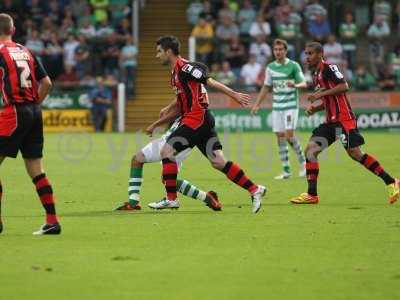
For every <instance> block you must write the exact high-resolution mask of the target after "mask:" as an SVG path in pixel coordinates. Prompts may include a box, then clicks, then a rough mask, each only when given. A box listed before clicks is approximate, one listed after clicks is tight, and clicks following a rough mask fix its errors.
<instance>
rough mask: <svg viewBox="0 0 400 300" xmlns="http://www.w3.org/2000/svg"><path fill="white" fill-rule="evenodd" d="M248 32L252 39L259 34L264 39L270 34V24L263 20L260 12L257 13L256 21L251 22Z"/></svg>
mask: <svg viewBox="0 0 400 300" xmlns="http://www.w3.org/2000/svg"><path fill="white" fill-rule="evenodd" d="M249 34H250V36H251V37H252V38H253V39H255V38H256V37H257V36H260V35H261V36H263V37H264V39H265V40H266V39H267V38H268V37H269V36H270V35H271V26H270V25H269V23H268V22H267V21H265V20H264V16H263V15H262V14H259V15H258V16H257V18H256V21H255V22H253V24H251V27H250V31H249Z"/></svg>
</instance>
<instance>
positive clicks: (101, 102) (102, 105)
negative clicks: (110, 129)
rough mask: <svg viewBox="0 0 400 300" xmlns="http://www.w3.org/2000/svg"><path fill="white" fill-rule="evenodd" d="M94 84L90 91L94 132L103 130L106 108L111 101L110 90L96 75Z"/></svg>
mask: <svg viewBox="0 0 400 300" xmlns="http://www.w3.org/2000/svg"><path fill="white" fill-rule="evenodd" d="M96 83H97V84H96V86H95V87H94V88H93V89H92V90H91V91H90V94H89V98H90V100H91V103H92V108H91V112H92V121H93V124H94V129H95V131H96V132H100V131H104V128H105V124H106V122H107V110H108V108H109V107H110V105H111V103H112V92H111V90H110V88H108V87H106V86H105V85H104V79H103V78H102V77H98V78H97V79H96Z"/></svg>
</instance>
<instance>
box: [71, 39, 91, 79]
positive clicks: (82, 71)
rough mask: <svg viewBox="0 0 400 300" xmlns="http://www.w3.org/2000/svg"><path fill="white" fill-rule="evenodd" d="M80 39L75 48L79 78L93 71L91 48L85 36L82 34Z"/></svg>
mask: <svg viewBox="0 0 400 300" xmlns="http://www.w3.org/2000/svg"><path fill="white" fill-rule="evenodd" d="M78 41H79V45H78V47H76V49H75V60H76V67H75V70H76V73H77V75H78V78H79V79H82V78H83V77H85V75H86V74H90V73H92V60H91V59H90V52H91V50H90V47H89V45H88V43H87V41H86V38H85V36H83V35H80V36H79V38H78Z"/></svg>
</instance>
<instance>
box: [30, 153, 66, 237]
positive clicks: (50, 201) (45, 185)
mask: <svg viewBox="0 0 400 300" xmlns="http://www.w3.org/2000/svg"><path fill="white" fill-rule="evenodd" d="M24 162H25V168H26V171H27V173H28V175H29V176H30V177H31V179H32V182H33V184H34V185H35V188H36V192H37V194H38V196H39V199H40V202H41V203H42V205H43V208H44V210H45V212H46V224H45V225H43V226H42V227H41V228H40V229H39V230H38V231H36V232H34V234H37V235H41V234H60V233H61V226H60V225H59V223H58V218H57V214H56V208H55V197H54V194H53V188H52V186H51V183H50V181H49V179H48V178H47V176H46V174H45V172H44V170H43V167H42V159H41V158H24Z"/></svg>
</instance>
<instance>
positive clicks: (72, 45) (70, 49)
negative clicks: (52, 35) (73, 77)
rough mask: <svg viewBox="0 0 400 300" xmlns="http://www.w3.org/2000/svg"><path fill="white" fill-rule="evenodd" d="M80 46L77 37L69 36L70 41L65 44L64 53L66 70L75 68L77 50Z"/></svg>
mask: <svg viewBox="0 0 400 300" xmlns="http://www.w3.org/2000/svg"><path fill="white" fill-rule="evenodd" d="M78 46H79V42H78V41H77V40H76V38H75V35H73V34H69V35H68V39H67V40H66V41H65V42H64V46H63V53H64V68H65V67H67V66H71V68H75V66H76V60H75V50H76V48H77V47H78Z"/></svg>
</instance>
